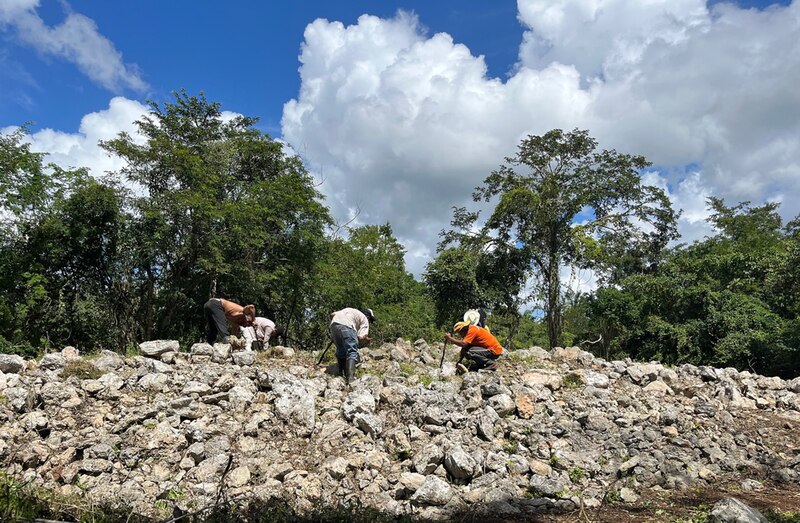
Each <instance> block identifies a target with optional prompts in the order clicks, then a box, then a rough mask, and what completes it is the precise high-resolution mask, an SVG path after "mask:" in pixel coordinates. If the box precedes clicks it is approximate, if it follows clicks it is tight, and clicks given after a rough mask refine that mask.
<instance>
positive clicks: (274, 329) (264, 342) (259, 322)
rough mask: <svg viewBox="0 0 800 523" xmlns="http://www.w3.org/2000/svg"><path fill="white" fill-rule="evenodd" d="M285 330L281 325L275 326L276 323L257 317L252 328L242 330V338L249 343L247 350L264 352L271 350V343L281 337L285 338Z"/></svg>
mask: <svg viewBox="0 0 800 523" xmlns="http://www.w3.org/2000/svg"><path fill="white" fill-rule="evenodd" d="M285 331H286V330H285V329H284V328H283V326H281V325H275V322H274V321H272V320H270V319H268V318H262V317H261V316H257V317H256V319H255V320H253V325H252V326H251V327H245V328H244V329H242V336H243V337H244V339H245V341H246V342H247V345H246V347H245V348H246V349H247V350H263V349H267V348H269V342H270V340H272V339H275V338H277V337H279V336H283V334H284V333H285Z"/></svg>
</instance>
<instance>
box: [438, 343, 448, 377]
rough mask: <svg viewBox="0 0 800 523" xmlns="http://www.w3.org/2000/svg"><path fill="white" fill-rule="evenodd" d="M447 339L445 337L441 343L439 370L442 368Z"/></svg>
mask: <svg viewBox="0 0 800 523" xmlns="http://www.w3.org/2000/svg"><path fill="white" fill-rule="evenodd" d="M449 341H450V340H448V339H447V338H445V339H444V345H442V357H441V359H440V360H439V370H442V367H444V353H445V351H446V350H447V343H448V342H449Z"/></svg>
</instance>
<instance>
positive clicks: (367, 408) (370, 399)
mask: <svg viewBox="0 0 800 523" xmlns="http://www.w3.org/2000/svg"><path fill="white" fill-rule="evenodd" d="M374 412H375V397H374V396H373V395H372V393H371V392H370V391H368V390H351V391H350V394H348V395H347V399H345V401H344V405H342V414H344V419H346V420H347V421H352V420H353V417H354V416H355V415H356V414H372V413H374Z"/></svg>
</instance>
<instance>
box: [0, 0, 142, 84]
mask: <svg viewBox="0 0 800 523" xmlns="http://www.w3.org/2000/svg"><path fill="white" fill-rule="evenodd" d="M38 7H39V0H3V2H0V28H4V27H5V28H13V29H14V30H15V31H16V35H17V38H18V42H19V43H21V44H24V45H28V46H30V47H33V48H34V49H36V50H37V51H38V52H39V53H41V54H44V55H52V56H58V57H61V58H64V59H66V60H69V61H70V62H72V63H74V64H75V65H76V66H78V68H79V69H80V70H81V71H82V72H83V73H84V74H86V75H87V76H88V77H89V78H91V79H92V81H94V82H96V83H97V84H99V85H101V86H103V87H105V88H106V89H109V90H110V91H114V92H119V91H121V90H123V89H133V90H135V91H139V92H141V91H144V90H146V89H147V83H146V82H145V81H144V80H143V79H142V77H141V74H140V72H139V70H138V68H137V67H136V66H135V65H132V64H126V63H124V62H123V60H122V54H121V53H120V52H119V51H117V49H116V47H115V46H114V44H113V43H112V42H111V41H110V40H109V39H108V38H106V37H105V36H103V35H102V34H100V32H99V30H98V28H97V24H96V23H95V22H94V20H92V19H91V18H88V17H86V16H84V15H82V14H79V13H73V12H69V13H67V16H66V18H65V19H64V21H63V22H62V23H61V24H58V25H55V26H52V27H51V26H48V25H47V24H46V23H45V22H44V20H42V18H41V17H40V16H39V14H38V13H37V12H36V10H37V8H38Z"/></svg>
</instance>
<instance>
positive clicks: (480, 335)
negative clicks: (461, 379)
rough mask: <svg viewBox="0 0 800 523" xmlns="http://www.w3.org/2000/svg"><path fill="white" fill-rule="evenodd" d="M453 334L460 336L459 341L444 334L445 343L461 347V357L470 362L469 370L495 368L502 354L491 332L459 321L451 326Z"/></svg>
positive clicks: (500, 347)
mask: <svg viewBox="0 0 800 523" xmlns="http://www.w3.org/2000/svg"><path fill="white" fill-rule="evenodd" d="M453 332H454V333H455V334H458V335H459V336H461V340H457V339H456V338H454V337H452V336H451V335H450V333H445V335H444V337H445V339H446V340H447V341H449V342H451V343H453V344H454V345H457V346H459V347H461V357H460V358H459V361H461V359H462V358H465V357H466V358H467V359H468V360H470V361H472V364H471V365H470V367H469V370H473V371H477V370H480V369H486V370H494V369H495V368H496V367H497V358H499V357H500V355H501V354H503V347H502V346H501V345H500V343H499V342H498V341H497V338H495V337H494V336H493V335H492V333H491V332H489V331H488V330H487V329H485V328H483V327H478V326H477V325H470V324H469V322H468V321H460V322H458V323H456V324H455V325H453Z"/></svg>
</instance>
